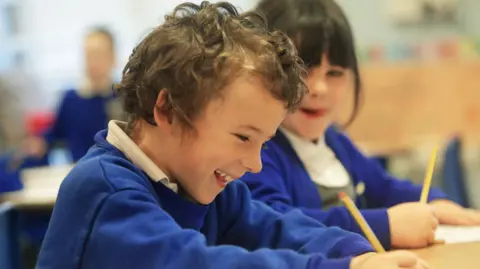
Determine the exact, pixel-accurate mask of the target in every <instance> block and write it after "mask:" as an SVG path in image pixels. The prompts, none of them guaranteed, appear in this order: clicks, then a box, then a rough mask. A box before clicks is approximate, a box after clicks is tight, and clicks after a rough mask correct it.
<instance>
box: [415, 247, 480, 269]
mask: <svg viewBox="0 0 480 269" xmlns="http://www.w3.org/2000/svg"><path fill="white" fill-rule="evenodd" d="M413 252H415V253H416V254H417V255H419V256H420V257H421V258H422V259H424V260H425V261H427V262H428V263H430V265H432V266H434V267H435V269H478V268H480V242H475V243H462V244H447V245H435V246H432V247H429V248H425V249H419V250H414V251H413Z"/></svg>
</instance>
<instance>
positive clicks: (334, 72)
mask: <svg viewBox="0 0 480 269" xmlns="http://www.w3.org/2000/svg"><path fill="white" fill-rule="evenodd" d="M343 73H344V72H343V71H340V70H330V71H328V73H327V76H329V77H341V76H343Z"/></svg>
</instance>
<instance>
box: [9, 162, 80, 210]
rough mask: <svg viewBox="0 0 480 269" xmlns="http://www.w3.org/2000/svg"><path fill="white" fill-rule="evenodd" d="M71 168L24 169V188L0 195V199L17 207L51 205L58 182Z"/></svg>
mask: <svg viewBox="0 0 480 269" xmlns="http://www.w3.org/2000/svg"><path fill="white" fill-rule="evenodd" d="M71 169H72V166H70V165H69V166H59V167H40V168H32V169H25V170H23V171H22V174H21V177H22V181H23V185H24V188H23V189H22V190H20V191H16V192H11V193H6V194H4V195H2V196H0V201H4V202H10V203H12V204H13V205H14V206H15V207H18V208H36V207H52V206H53V204H54V203H55V201H56V199H57V194H58V190H59V188H60V184H61V183H62V181H63V179H64V178H65V176H66V175H67V174H68V173H69V172H70V170H71Z"/></svg>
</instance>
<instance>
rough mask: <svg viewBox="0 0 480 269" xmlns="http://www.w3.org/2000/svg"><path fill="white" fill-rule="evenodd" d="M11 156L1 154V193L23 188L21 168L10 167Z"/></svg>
mask: <svg viewBox="0 0 480 269" xmlns="http://www.w3.org/2000/svg"><path fill="white" fill-rule="evenodd" d="M10 162H11V156H9V155H4V156H0V194H2V193H4V192H10V191H18V190H21V189H22V188H23V184H22V182H21V180H20V170H19V169H14V170H12V168H11V167H10Z"/></svg>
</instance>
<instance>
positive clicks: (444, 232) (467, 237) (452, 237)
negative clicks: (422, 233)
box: [435, 225, 480, 244]
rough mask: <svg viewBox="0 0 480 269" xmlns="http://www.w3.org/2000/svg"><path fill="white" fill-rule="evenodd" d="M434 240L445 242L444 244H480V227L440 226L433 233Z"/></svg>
mask: <svg viewBox="0 0 480 269" xmlns="http://www.w3.org/2000/svg"><path fill="white" fill-rule="evenodd" d="M435 239H436V240H445V243H446V244H455V243H468V242H480V226H473V227H469V226H447V225H440V226H439V227H438V229H437V231H436V232H435Z"/></svg>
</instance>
